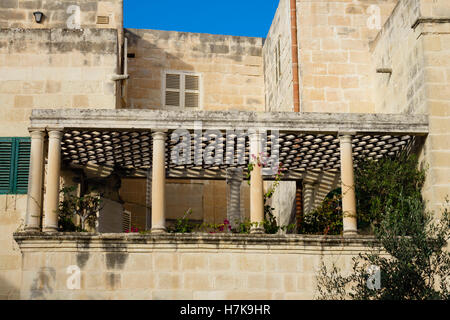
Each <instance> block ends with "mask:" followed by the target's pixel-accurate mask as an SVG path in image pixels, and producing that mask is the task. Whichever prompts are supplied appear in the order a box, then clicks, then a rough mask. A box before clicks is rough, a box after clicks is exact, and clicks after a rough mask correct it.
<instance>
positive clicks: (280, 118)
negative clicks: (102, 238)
mask: <svg viewBox="0 0 450 320" xmlns="http://www.w3.org/2000/svg"><path fill="white" fill-rule="evenodd" d="M29 131H30V134H31V162H30V175H29V190H28V207H27V221H26V230H28V231H39V230H40V226H39V221H40V217H41V214H42V210H41V208H42V198H43V197H42V190H43V170H42V168H43V164H44V158H45V156H44V142H45V139H47V138H48V157H47V163H48V172H47V187H46V194H45V198H46V199H45V200H46V201H45V208H44V210H43V212H44V221H43V230H44V231H45V232H56V231H57V228H58V221H57V214H56V212H57V209H58V201H59V177H60V169H61V162H62V161H63V162H65V163H67V164H68V165H78V166H80V165H81V166H84V165H88V164H89V163H92V164H97V165H102V166H107V167H108V166H109V167H111V168H113V167H121V168H124V169H129V170H130V172H133V175H136V176H145V175H146V172H147V171H148V170H150V169H151V171H152V232H155V233H158V232H165V194H164V184H165V179H166V177H167V178H183V179H186V178H189V179H225V178H226V177H227V169H229V168H243V169H245V168H247V166H248V164H249V163H251V162H253V163H255V162H257V161H261V159H259V157H260V156H261V157H262V158H265V159H266V160H268V161H269V162H271V163H272V170H266V169H264V168H262V167H261V166H258V165H255V166H254V168H253V170H252V171H251V176H250V218H251V222H257V223H260V222H262V221H263V219H264V204H263V176H264V175H265V176H266V179H273V176H274V174H275V172H276V169H277V167H278V165H280V166H281V167H282V168H283V169H284V174H283V179H285V180H300V179H303V178H304V177H305V175H306V174H308V172H324V171H336V172H338V171H340V172H341V183H342V204H343V211H344V234H345V235H351V234H355V233H356V232H357V227H356V205H355V193H354V178H353V169H354V167H355V166H357V164H358V161H359V160H360V159H362V158H370V159H374V160H376V159H380V158H382V157H384V156H391V157H395V156H397V155H399V154H400V153H401V152H402V151H405V150H407V151H411V150H414V149H415V148H416V147H418V146H419V144H420V141H421V139H420V138H418V137H423V136H425V135H427V133H428V117H427V116H426V115H406V114H351V113H350V114H342V113H339V114H337V113H335V114H332V113H292V112H270V113H257V112H242V111H227V112H217V111H214V112H209V111H189V110H188V111H186V110H180V111H166V110H136V109H121V110H97V109H95V110H93V109H51V110H42V109H41V110H33V113H32V116H31V126H30V128H29ZM208 157H209V161H205V160H207V159H206V158H208ZM174 159H176V160H178V161H174ZM180 159H181V160H180ZM273 168H275V171H274V170H273ZM252 232H253V233H261V232H263V230H262V228H259V227H255V228H253V229H252Z"/></svg>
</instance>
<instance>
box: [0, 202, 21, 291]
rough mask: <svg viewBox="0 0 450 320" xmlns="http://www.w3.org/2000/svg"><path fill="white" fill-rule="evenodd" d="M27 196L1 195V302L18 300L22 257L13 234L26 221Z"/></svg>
mask: <svg viewBox="0 0 450 320" xmlns="http://www.w3.org/2000/svg"><path fill="white" fill-rule="evenodd" d="M26 208H27V196H26V195H0V300H7V299H18V298H19V297H20V294H19V293H20V283H21V279H22V272H21V268H22V256H21V253H20V250H19V247H18V245H17V243H16V242H15V241H14V239H13V233H14V232H16V231H17V230H18V228H20V227H21V226H23V223H24V221H25V212H26Z"/></svg>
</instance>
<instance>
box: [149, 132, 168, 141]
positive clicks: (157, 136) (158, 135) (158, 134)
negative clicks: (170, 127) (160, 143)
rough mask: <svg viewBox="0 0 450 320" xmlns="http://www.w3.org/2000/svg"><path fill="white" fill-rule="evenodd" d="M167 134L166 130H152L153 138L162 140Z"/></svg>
mask: <svg viewBox="0 0 450 320" xmlns="http://www.w3.org/2000/svg"><path fill="white" fill-rule="evenodd" d="M166 136H167V130H158V131H152V137H153V139H154V140H164V139H166Z"/></svg>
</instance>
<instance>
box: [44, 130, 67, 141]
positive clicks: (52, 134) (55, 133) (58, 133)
mask: <svg viewBox="0 0 450 320" xmlns="http://www.w3.org/2000/svg"><path fill="white" fill-rule="evenodd" d="M47 132H48V137H49V138H54V139H61V138H62V136H63V134H64V132H63V129H61V128H47Z"/></svg>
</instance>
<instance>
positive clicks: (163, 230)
mask: <svg viewBox="0 0 450 320" xmlns="http://www.w3.org/2000/svg"><path fill="white" fill-rule="evenodd" d="M150 232H151V233H152V234H161V233H167V230H166V228H164V227H156V228H152V229H151V231H150Z"/></svg>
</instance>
